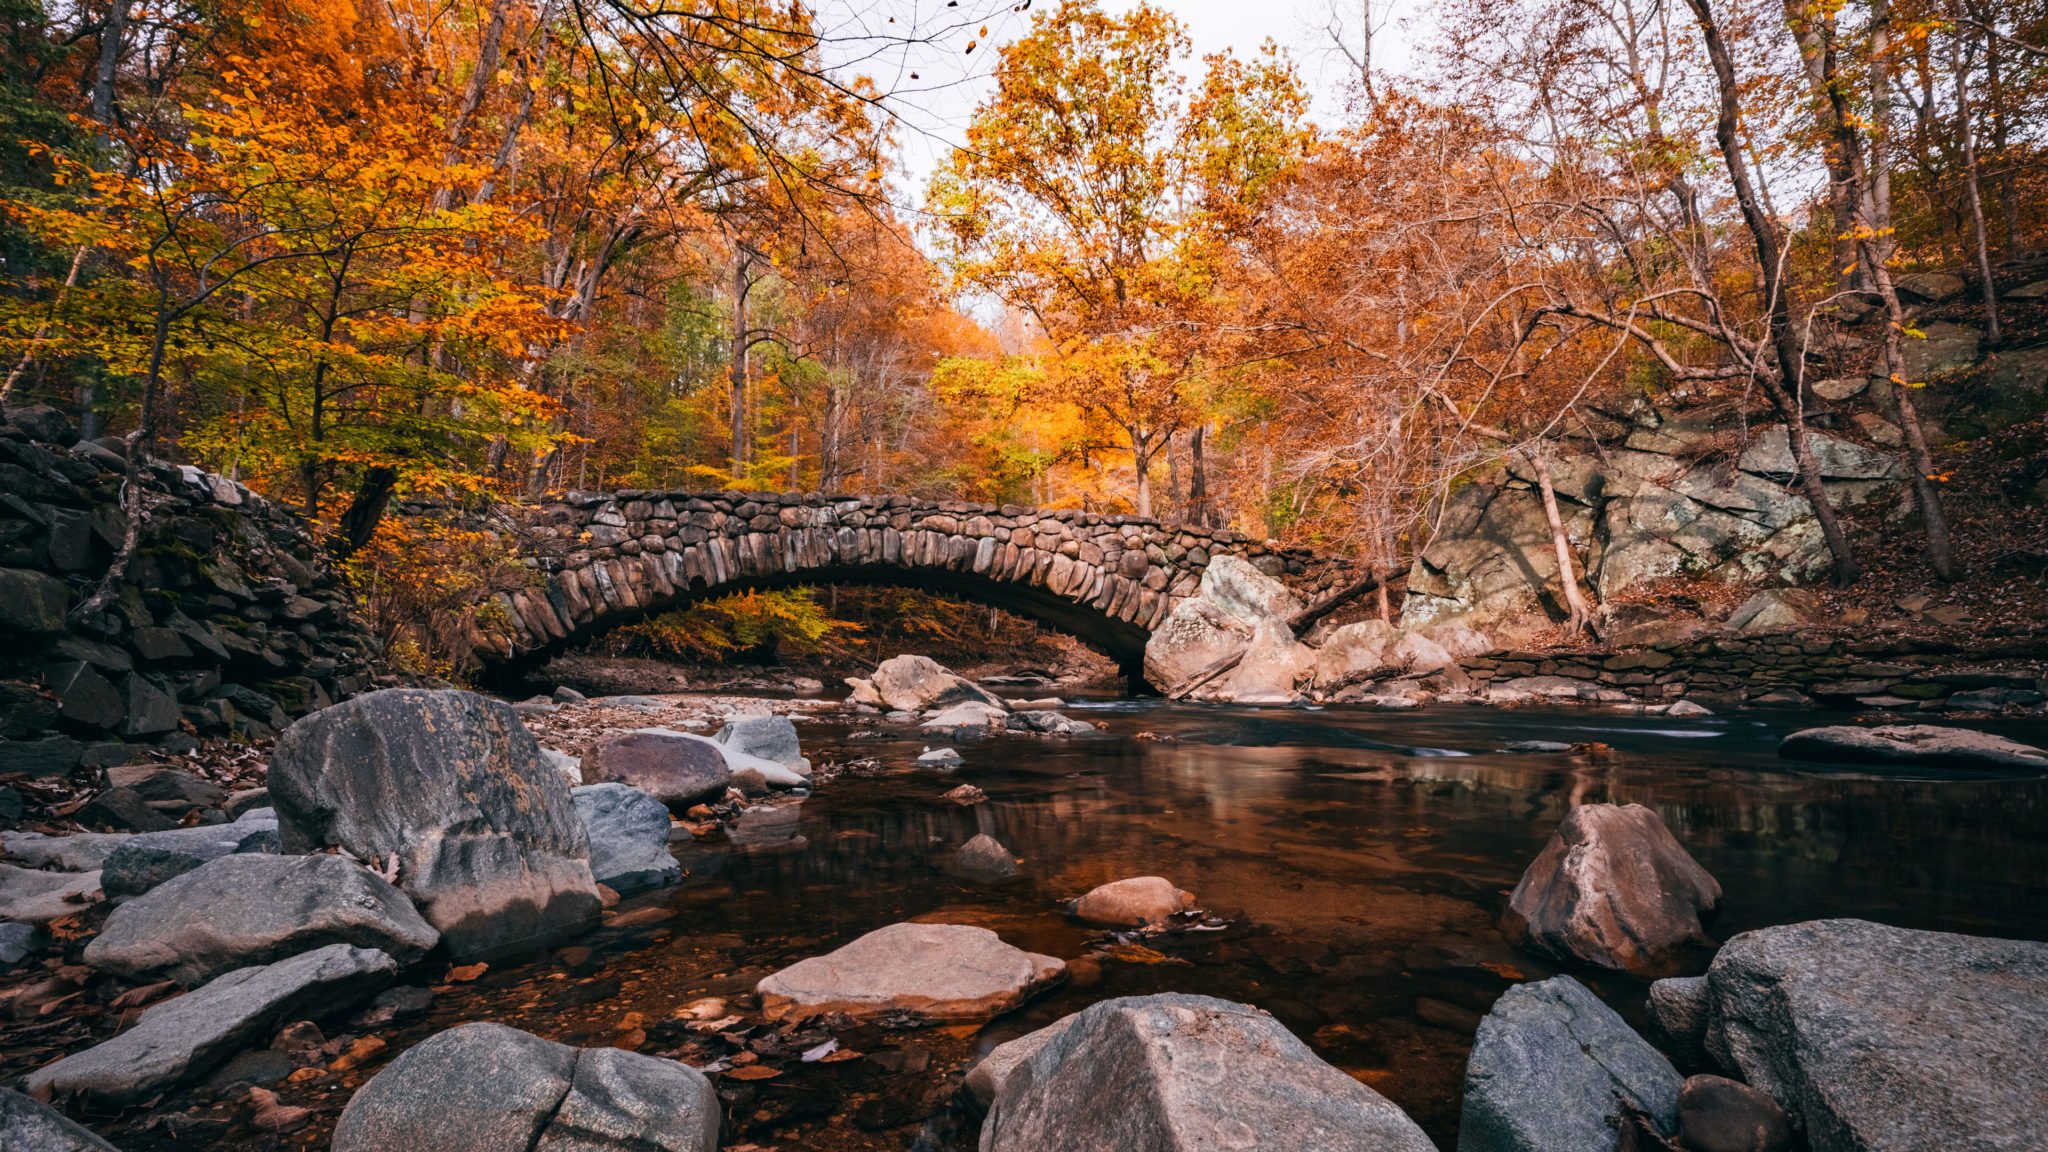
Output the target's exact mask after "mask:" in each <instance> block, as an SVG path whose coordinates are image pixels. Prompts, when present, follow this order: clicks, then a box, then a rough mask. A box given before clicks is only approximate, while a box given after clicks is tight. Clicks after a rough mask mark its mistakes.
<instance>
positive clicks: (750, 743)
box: [717, 716, 811, 777]
mask: <svg viewBox="0 0 2048 1152" xmlns="http://www.w3.org/2000/svg"><path fill="white" fill-rule="evenodd" d="M717 739H718V742H719V743H720V744H723V745H725V746H726V747H727V748H730V749H732V750H734V751H736V752H743V753H745V754H746V755H748V756H752V757H755V758H756V759H760V760H769V761H773V762H774V763H777V764H780V765H782V766H783V767H785V768H787V769H789V770H790V771H792V772H794V773H796V774H797V775H799V776H805V777H808V776H809V775H810V774H811V762H810V761H809V760H808V759H806V758H805V757H804V753H803V747H802V745H801V744H800V742H799V741H798V739H797V734H796V724H795V723H794V722H792V721H791V720H790V718H789V717H787V716H744V717H741V718H740V719H737V720H734V721H733V722H732V723H730V724H727V725H726V726H725V727H723V728H720V729H719V730H718V737H717Z"/></svg>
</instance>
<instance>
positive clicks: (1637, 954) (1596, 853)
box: [1508, 804, 1721, 974]
mask: <svg viewBox="0 0 2048 1152" xmlns="http://www.w3.org/2000/svg"><path fill="white" fill-rule="evenodd" d="M1720 902H1721V885H1720V884H1719V883H1717V882H1716V881H1715V880H1714V878H1713V877H1712V876H1710V875H1708V874H1707V870H1706V869H1704V868H1702V867H1700V866H1699V863H1698V862H1697V861H1695V860H1694V859H1693V858H1692V856H1691V855H1690V854H1688V853H1687V852H1686V850H1685V849H1684V848H1683V847H1681V846H1680V845H1679V843H1678V841H1677V840H1676V839H1674V838H1673V837H1672V835H1671V831H1670V829H1668V828H1666V827H1665V826H1664V821H1663V820H1662V819H1661V818H1659V817H1658V815H1657V814H1656V813H1655V812H1652V811H1651V810H1650V809H1648V808H1645V807H1643V806H1642V805H1640V804H1625V805H1614V804H1587V805H1583V806H1581V807H1578V808H1574V809H1572V811H1571V814H1570V815H1568V816H1566V817H1565V818H1564V822H1563V823H1562V824H1559V825H1558V826H1557V831H1555V832H1553V833H1551V836H1550V840H1549V842H1548V843H1546V844H1544V846H1543V851H1542V852H1541V853H1540V854H1539V855H1538V856H1537V857H1536V859H1535V861H1534V862H1533V863H1531V864H1530V865H1529V868H1528V870H1527V871H1525V872H1523V873H1522V881H1521V883H1519V884H1517V885H1515V891H1514V894H1513V895H1511V896H1510V897H1509V898H1508V911H1509V920H1510V923H1511V924H1513V925H1515V926H1518V927H1519V928H1520V930H1521V935H1522V939H1523V942H1524V943H1526V944H1528V945H1529V946H1531V947H1533V948H1535V949H1537V950H1539V951H1542V952H1547V953H1549V954H1551V955H1553V956H1559V957H1563V958H1566V959H1572V960H1579V961H1583V962H1584V963H1587V964H1597V965H1599V966H1600V967H1603V968H1618V969H1621V970H1623V971H1627V972H1635V973H1638V974H1642V973H1647V972H1650V971H1653V970H1655V969H1656V968H1658V967H1660V966H1662V965H1663V964H1665V963H1667V962H1668V961H1669V960H1670V959H1671V958H1672V957H1673V956H1674V955H1675V954H1676V953H1677V952H1678V950H1679V949H1680V948H1682V947H1684V946H1685V945H1686V944H1688V943H1693V942H1705V940H1706V932H1705V930H1704V929H1703V928H1702V927H1701V926H1700V913H1702V912H1705V911H1710V910H1712V909H1713V908H1714V907H1715V906H1717V905H1718V904H1720Z"/></svg>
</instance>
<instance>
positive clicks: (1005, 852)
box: [952, 832, 1017, 884]
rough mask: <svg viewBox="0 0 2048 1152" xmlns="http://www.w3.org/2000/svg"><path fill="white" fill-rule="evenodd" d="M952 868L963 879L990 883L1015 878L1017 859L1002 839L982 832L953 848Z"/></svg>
mask: <svg viewBox="0 0 2048 1152" xmlns="http://www.w3.org/2000/svg"><path fill="white" fill-rule="evenodd" d="M952 870H953V873H954V874H955V875H957V876H959V877H960V878H961V879H963V880H968V881H972V882H975V883H980V884H991V883H995V882H996V881H999V880H1014V879H1016V877H1017V861H1016V859H1015V858H1014V857H1012V856H1011V855H1010V850H1009V849H1008V848H1005V847H1003V843H1002V841H1000V840H998V839H996V838H995V837H993V836H991V835H989V834H988V833H986V832H983V833H980V834H979V835H977V836H975V837H974V839H972V840H969V841H968V842H967V843H965V844H962V845H961V846H960V847H959V848H957V849H955V850H954V852H953V859H952Z"/></svg>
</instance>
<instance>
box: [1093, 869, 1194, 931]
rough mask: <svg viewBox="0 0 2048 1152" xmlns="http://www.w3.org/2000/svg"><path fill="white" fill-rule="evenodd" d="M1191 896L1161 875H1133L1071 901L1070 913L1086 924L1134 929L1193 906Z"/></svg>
mask: <svg viewBox="0 0 2048 1152" xmlns="http://www.w3.org/2000/svg"><path fill="white" fill-rule="evenodd" d="M1194 903H1195V897H1194V894H1193V893H1191V892H1183V891H1181V890H1180V889H1178V888H1176V887H1174V886H1173V881H1171V880H1168V879H1166V878H1165V877H1163V876H1133V877H1131V878H1129V879H1127V880H1113V881H1111V882H1109V883H1107V884H1104V885H1101V886H1099V887H1097V888H1095V889H1093V890H1092V891H1090V892H1089V893H1088V894H1087V895H1086V896H1083V897H1081V898H1080V899H1079V900H1076V901H1075V902H1074V915H1075V916H1077V917H1079V918H1080V919H1082V920H1084V921H1086V922H1088V923H1090V924H1100V925H1102V926H1104V927H1109V928H1135V927H1137V926H1138V925H1141V924H1157V923H1159V922H1161V921H1163V920H1166V919H1168V918H1170V917H1172V916H1174V915H1177V914H1179V913H1180V912H1183V911H1185V910H1187V909H1188V908H1191V907H1193V906H1194Z"/></svg>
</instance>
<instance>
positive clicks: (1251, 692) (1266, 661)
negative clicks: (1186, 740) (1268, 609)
mask: <svg viewBox="0 0 2048 1152" xmlns="http://www.w3.org/2000/svg"><path fill="white" fill-rule="evenodd" d="M1315 667H1316V653H1315V650H1314V649H1312V648H1309V647H1308V646H1307V645H1305V644H1302V643H1301V642H1300V641H1298V640H1296V639H1295V638H1294V633H1293V632H1292V631H1291V630H1289V628H1288V627H1287V624H1286V622H1285V621H1284V620H1282V619H1280V618H1278V617H1275V618H1272V619H1267V620H1261V621H1259V622H1258V623H1257V624H1255V625H1253V626H1252V640H1251V643H1250V644H1249V645H1247V646H1246V647H1245V650H1244V658H1243V659H1242V660H1239V661H1238V663H1237V667H1235V668H1233V669H1231V670H1230V674H1229V675H1228V676H1224V677H1221V678H1219V679H1217V680H1215V681H1213V682H1211V683H1210V684H1209V685H1208V686H1207V687H1205V688H1203V689H1201V690H1200V691H1199V692H1197V693H1196V695H1198V696H1201V697H1202V698H1204V699H1220V700H1229V701H1233V702H1235V703H1239V704H1286V703H1289V702H1291V701H1293V700H1294V699H1295V698H1296V697H1297V696H1298V695H1299V693H1298V692H1297V691H1296V689H1297V688H1298V687H1299V686H1300V685H1301V684H1303V683H1304V682H1306V681H1309V680H1312V679H1313V678H1314V676H1315Z"/></svg>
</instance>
